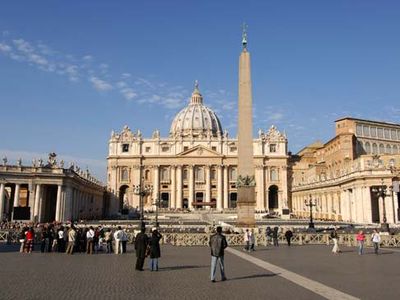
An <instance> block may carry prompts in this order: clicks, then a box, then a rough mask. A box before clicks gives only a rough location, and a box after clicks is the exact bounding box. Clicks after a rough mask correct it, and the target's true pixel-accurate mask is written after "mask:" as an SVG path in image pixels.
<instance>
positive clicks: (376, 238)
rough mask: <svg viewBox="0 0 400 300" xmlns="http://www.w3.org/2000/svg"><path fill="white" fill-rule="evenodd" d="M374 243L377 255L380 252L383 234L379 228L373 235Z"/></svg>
mask: <svg viewBox="0 0 400 300" xmlns="http://www.w3.org/2000/svg"><path fill="white" fill-rule="evenodd" d="M371 240H372V243H373V244H374V252H375V254H376V255H378V254H379V244H380V243H381V236H380V234H379V232H378V230H376V229H374V232H373V233H372V236H371Z"/></svg>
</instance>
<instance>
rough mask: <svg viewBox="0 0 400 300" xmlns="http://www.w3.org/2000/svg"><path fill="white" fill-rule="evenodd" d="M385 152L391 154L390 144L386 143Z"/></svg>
mask: <svg viewBox="0 0 400 300" xmlns="http://www.w3.org/2000/svg"><path fill="white" fill-rule="evenodd" d="M386 153H387V154H392V146H390V145H389V144H387V145H386Z"/></svg>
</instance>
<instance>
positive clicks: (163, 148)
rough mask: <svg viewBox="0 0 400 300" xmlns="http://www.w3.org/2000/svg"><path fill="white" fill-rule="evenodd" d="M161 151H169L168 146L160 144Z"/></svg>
mask: <svg viewBox="0 0 400 300" xmlns="http://www.w3.org/2000/svg"><path fill="white" fill-rule="evenodd" d="M161 152H169V146H161Z"/></svg>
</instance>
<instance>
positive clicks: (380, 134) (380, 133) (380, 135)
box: [378, 128, 383, 138]
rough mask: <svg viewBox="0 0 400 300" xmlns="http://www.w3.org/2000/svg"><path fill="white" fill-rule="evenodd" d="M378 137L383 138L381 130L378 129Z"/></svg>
mask: <svg viewBox="0 0 400 300" xmlns="http://www.w3.org/2000/svg"><path fill="white" fill-rule="evenodd" d="M378 137H380V138H383V128H378Z"/></svg>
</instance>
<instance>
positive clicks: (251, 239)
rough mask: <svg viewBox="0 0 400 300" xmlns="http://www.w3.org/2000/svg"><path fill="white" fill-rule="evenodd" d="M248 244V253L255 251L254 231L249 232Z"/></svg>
mask: <svg viewBox="0 0 400 300" xmlns="http://www.w3.org/2000/svg"><path fill="white" fill-rule="evenodd" d="M249 243H250V249H249V251H256V249H255V248H254V245H255V243H256V237H255V235H254V231H253V229H251V230H250V231H249Z"/></svg>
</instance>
